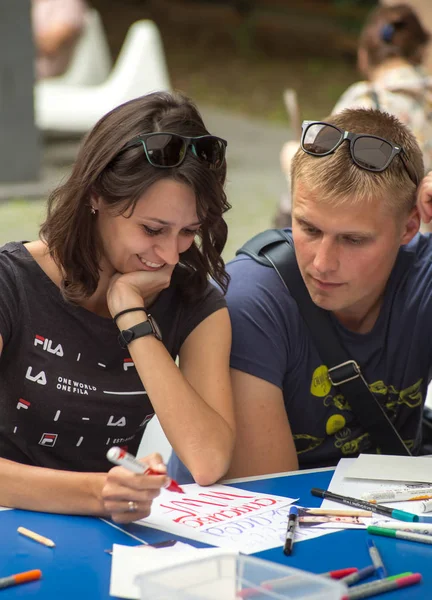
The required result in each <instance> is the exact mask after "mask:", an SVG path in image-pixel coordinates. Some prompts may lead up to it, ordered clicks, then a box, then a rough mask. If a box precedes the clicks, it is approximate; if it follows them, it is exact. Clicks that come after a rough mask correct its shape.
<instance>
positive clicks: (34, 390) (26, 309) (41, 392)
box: [0, 243, 225, 471]
mask: <svg viewBox="0 0 432 600" xmlns="http://www.w3.org/2000/svg"><path fill="white" fill-rule="evenodd" d="M182 277H184V269H182V268H181V267H177V268H176V269H175V271H174V273H173V277H172V280H171V285H170V287H169V288H168V289H166V290H163V291H162V292H161V293H160V295H159V297H158V298H157V300H156V301H155V303H154V304H153V305H152V307H151V313H152V315H153V316H154V317H155V319H156V321H157V323H158V324H159V326H160V328H161V330H162V336H163V343H164V345H165V346H166V348H167V350H168V351H169V353H170V354H171V356H172V357H173V358H174V359H175V358H176V357H177V355H178V352H179V350H180V348H181V345H182V343H183V342H184V340H185V339H186V338H187V336H188V335H189V333H190V332H191V331H192V330H193V329H194V328H195V327H196V326H197V325H198V324H199V323H200V322H201V321H203V320H204V319H205V318H206V317H208V316H209V315H210V314H212V313H213V312H215V311H216V310H219V309H220V308H222V307H224V306H225V300H224V298H223V297H222V295H221V294H220V292H219V291H218V290H216V288H214V287H213V286H212V285H211V284H209V285H208V287H207V290H206V291H205V293H204V294H203V297H202V298H201V299H200V300H199V301H198V302H194V303H187V302H186V301H184V300H183V299H182V296H181V294H180V292H179V288H178V284H179V282H180V281H181V278H182ZM118 333H119V331H118V328H117V326H116V325H115V324H114V323H113V322H112V320H111V319H107V318H103V317H99V316H98V315H95V314H94V313H91V312H89V311H87V310H86V309H84V308H82V307H79V306H74V305H72V304H70V303H67V302H65V300H64V299H63V298H62V296H61V293H60V290H59V289H58V287H57V286H56V285H55V284H54V283H53V282H52V281H51V280H50V279H49V277H48V276H47V275H46V274H45V272H44V271H43V270H42V269H41V268H40V267H39V265H38V264H37V263H36V261H35V260H34V259H33V258H32V256H31V255H30V254H29V252H28V251H27V250H26V248H25V247H24V245H23V244H22V243H9V244H6V245H5V246H3V247H2V248H0V334H1V335H2V338H3V353H2V356H1V358H0V415H1V416H0V456H1V457H3V458H7V459H9V460H14V461H17V462H20V463H25V464H29V465H37V466H43V467H49V468H55V469H65V470H70V471H106V470H108V469H109V468H111V467H112V465H111V463H109V462H108V461H107V460H106V458H105V455H106V452H107V450H108V449H109V448H110V447H111V446H113V445H120V446H124V447H127V449H128V451H129V452H131V453H132V454H136V452H137V450H138V446H139V444H140V441H141V438H142V434H143V432H144V429H145V427H146V424H147V423H148V421H149V420H150V419H151V417H152V416H153V414H154V411H153V408H152V405H151V401H150V399H149V398H148V396H147V393H146V392H145V390H144V387H143V384H142V382H141V380H140V378H139V377H138V374H137V372H136V370H135V366H134V363H133V361H132V359H131V358H130V356H129V353H128V351H127V350H123V349H122V348H121V347H120V345H119V343H118V339H117V338H118ZM162 376H163V375H162V374H161V377H162Z"/></svg>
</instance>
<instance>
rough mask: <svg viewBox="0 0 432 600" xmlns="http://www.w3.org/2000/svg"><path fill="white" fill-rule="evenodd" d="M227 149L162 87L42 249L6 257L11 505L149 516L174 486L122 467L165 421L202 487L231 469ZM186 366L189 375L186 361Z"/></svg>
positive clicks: (60, 213)
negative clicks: (116, 457)
mask: <svg viewBox="0 0 432 600" xmlns="http://www.w3.org/2000/svg"><path fill="white" fill-rule="evenodd" d="M225 148H226V142H225V140H222V139H221V138H218V137H216V136H213V135H210V134H209V133H208V131H207V130H206V128H205V126H204V123H203V121H202V119H201V116H200V115H199V113H198V111H197V109H196V107H195V106H194V104H193V103H192V102H191V101H190V100H189V99H187V98H185V97H184V96H182V95H179V94H169V93H165V92H160V93H159V92H158V93H154V94H149V95H148V96H143V97H141V98H137V99H135V100H132V101H130V102H127V103H125V104H123V105H121V106H119V107H117V108H116V109H114V110H113V111H111V112H110V113H108V114H107V115H106V116H105V117H103V118H102V119H101V120H100V121H99V122H98V123H97V124H96V126H95V127H94V128H93V130H92V131H91V132H90V133H89V135H88V136H87V138H86V140H85V141H84V144H83V146H82V148H81V150H80V152H79V154H78V157H77V160H76V163H75V165H74V167H73V170H72V173H71V175H70V177H69V178H68V180H67V181H66V182H65V183H64V184H63V185H61V186H60V187H59V188H57V189H56V190H55V191H54V192H53V193H52V195H51V197H50V199H49V202H48V215H47V218H46V221H45V223H44V224H43V225H42V228H41V232H40V234H41V235H40V239H39V240H38V241H34V242H30V243H9V244H6V245H5V246H4V247H3V248H2V249H0V285H1V289H2V293H1V295H0V334H1V338H0V345H1V349H2V356H1V365H2V368H1V369H0V381H1V383H0V407H1V414H2V418H1V421H0V456H1V458H0V476H1V480H2V486H1V489H0V505H3V506H12V507H16V508H22V509H30V510H43V511H47V512H59V513H75V514H98V515H108V516H111V517H112V518H113V519H114V520H116V521H121V522H127V521H131V520H136V519H139V518H142V517H145V516H147V515H148V514H149V512H150V505H151V502H152V499H153V498H154V497H155V496H156V495H157V494H158V493H159V490H160V488H161V487H162V486H163V485H164V484H165V483H166V474H165V473H166V470H165V466H164V465H163V464H162V459H161V457H160V456H158V455H152V456H150V457H147V459H146V462H147V463H148V464H150V466H151V467H152V468H153V469H154V470H157V471H158V472H159V473H160V475H137V474H134V473H130V472H129V471H126V470H125V469H124V468H123V467H114V468H111V469H110V467H112V465H110V463H109V462H108V461H107V459H106V453H107V450H109V448H110V447H111V446H114V445H119V446H122V447H124V448H127V449H128V451H129V452H130V453H132V454H136V452H137V450H138V446H139V443H140V441H141V438H142V434H143V431H144V429H145V426H146V424H147V422H148V421H149V419H150V418H151V417H152V416H153V414H155V413H156V414H157V416H158V418H159V421H160V423H161V426H162V428H163V430H164V432H165V434H166V435H167V438H168V440H169V441H170V443H171V445H172V446H173V448H174V449H175V451H176V453H177V454H178V455H179V456H180V457H181V459H182V461H183V462H184V463H185V464H186V465H187V466H188V468H189V470H190V471H191V473H192V474H193V476H194V478H195V480H196V481H197V482H198V483H200V484H202V485H208V484H211V483H213V482H214V481H216V480H217V479H219V478H220V477H222V476H223V475H224V473H225V472H226V471H227V469H228V466H229V463H230V458H231V453H232V448H233V443H234V417H233V409H232V399H231V387H230V379H229V351H230V342H231V329H230V323H229V317H228V312H227V309H226V308H225V300H224V298H223V296H222V294H221V292H219V290H217V289H216V288H215V287H214V286H213V285H211V284H210V283H209V282H208V277H209V276H211V277H212V278H213V279H214V280H215V281H216V282H217V283H218V284H219V286H220V288H221V289H222V290H223V291H226V288H227V284H228V277H227V275H226V273H225V270H224V263H223V261H222V258H221V252H222V249H223V247H224V245H225V241H226V237H227V226H226V223H225V221H224V219H223V214H224V212H225V211H226V210H227V209H228V208H230V207H229V204H228V202H227V199H226V196H225V193H224V189H223V186H224V182H225V174H226V163H225ZM177 357H178V358H179V367H177V365H176V363H175V360H176V358H177Z"/></svg>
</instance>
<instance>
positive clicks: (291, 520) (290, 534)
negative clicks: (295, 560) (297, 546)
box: [283, 506, 298, 556]
mask: <svg viewBox="0 0 432 600" xmlns="http://www.w3.org/2000/svg"><path fill="white" fill-rule="evenodd" d="M297 523H298V510H297V506H290V510H289V515H288V525H287V531H286V536H285V544H284V548H283V552H284V554H285V555H286V556H289V555H290V554H291V552H292V549H293V546H294V535H295V530H296V528H297Z"/></svg>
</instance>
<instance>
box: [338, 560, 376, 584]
mask: <svg viewBox="0 0 432 600" xmlns="http://www.w3.org/2000/svg"><path fill="white" fill-rule="evenodd" d="M375 570H376V569H375V566H374V565H368V566H367V567H364V569H360V570H359V571H357V572H356V573H351V574H350V575H345V577H341V578H340V581H342V583H344V584H345V585H354V583H357V582H358V581H362V580H363V579H367V578H368V577H370V576H371V575H373V574H374V573H375Z"/></svg>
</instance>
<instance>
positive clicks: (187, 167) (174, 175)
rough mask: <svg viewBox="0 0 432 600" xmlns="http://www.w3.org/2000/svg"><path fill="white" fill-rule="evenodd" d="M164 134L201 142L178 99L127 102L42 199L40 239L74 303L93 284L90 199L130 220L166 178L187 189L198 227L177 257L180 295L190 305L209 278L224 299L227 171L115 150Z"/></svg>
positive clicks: (193, 111)
mask: <svg viewBox="0 0 432 600" xmlns="http://www.w3.org/2000/svg"><path fill="white" fill-rule="evenodd" d="M155 131H168V132H171V133H178V134H180V135H184V136H199V135H206V134H208V133H209V132H208V131H207V129H206V128H205V125H204V123H203V120H202V118H201V116H200V114H199V112H198V109H197V108H196V106H195V105H194V104H193V102H192V101H191V100H190V99H189V98H186V97H185V96H183V95H182V94H178V93H175V94H172V93H168V92H156V93H152V94H148V95H147V96H142V97H140V98H136V99H134V100H130V101H129V102H126V103H125V104H122V105H121V106H118V107H117V108H115V109H114V110H112V111H111V112H109V113H108V114H107V115H105V116H104V117H102V118H101V119H100V121H99V122H98V123H97V124H96V125H95V126H94V128H93V129H92V131H90V133H89V134H88V135H87V137H86V139H85V140H84V143H83V145H82V147H81V149H80V151H79V153H78V156H77V159H76V161H75V164H74V167H73V170H72V173H71V175H70V177H69V179H68V180H67V181H66V182H65V183H64V184H63V185H61V186H59V187H58V188H57V189H55V190H54V191H53V192H52V194H51V195H50V197H49V200H48V213H47V218H46V220H45V222H44V223H43V225H42V227H41V229H40V237H41V239H43V240H44V241H45V242H46V243H47V245H48V248H49V251H50V254H51V256H52V257H53V259H54V260H55V262H56V264H57V265H58V266H59V268H60V269H61V270H62V273H63V284H62V293H63V295H64V297H65V299H67V300H69V301H70V302H75V303H79V302H80V301H82V300H83V299H85V298H88V297H89V296H91V295H92V294H93V293H94V292H95V290H96V288H97V285H98V282H99V260H100V257H101V251H102V246H101V241H100V240H99V239H98V236H97V232H96V219H97V216H94V215H92V214H91V196H92V195H93V194H94V195H96V196H100V197H102V198H103V199H104V201H105V202H106V203H107V204H108V205H110V206H111V207H112V209H113V211H114V212H115V213H117V214H124V215H125V216H130V214H132V212H133V210H134V208H135V205H136V203H137V201H138V199H139V198H140V197H141V196H142V194H144V193H145V192H146V190H147V189H148V188H149V187H150V186H151V185H153V184H154V183H156V182H158V181H160V180H162V179H171V180H174V181H178V182H181V183H186V184H187V185H190V187H191V188H192V189H193V191H194V193H195V196H196V202H197V214H198V218H199V220H200V221H201V222H202V226H201V228H200V232H199V234H198V240H199V243H197V242H196V241H194V242H193V244H192V246H191V247H190V248H189V249H188V250H187V251H186V252H184V253H183V254H182V255H181V257H180V264H182V265H183V266H185V267H186V268H187V269H188V270H189V274H190V275H189V277H187V278H186V279H187V281H186V282H185V284H184V287H183V292H184V294H185V295H186V296H188V297H191V298H195V297H197V296H198V295H199V294H200V293H201V292H202V291H203V290H204V288H205V287H206V285H207V279H208V276H211V277H212V278H213V279H214V280H215V281H216V282H217V283H218V284H219V285H220V287H221V288H222V289H223V290H224V291H225V292H226V289H227V286H228V282H229V276H228V274H227V273H226V272H225V265H224V262H223V260H222V258H221V253H222V250H223V248H224V246H225V242H226V239H227V233H228V228H227V225H226V223H225V221H224V219H223V214H224V212H225V211H227V210H228V209H229V208H231V207H230V205H229V203H228V201H227V197H226V195H225V192H224V188H223V186H224V183H225V177H226V164H225V162H224V164H223V166H222V167H221V168H220V169H219V170H217V171H213V170H211V169H209V168H208V167H207V166H206V165H205V164H204V163H203V162H201V161H200V160H199V159H197V158H196V157H195V156H194V155H193V153H192V152H189V151H188V152H187V155H186V158H185V160H184V161H183V163H182V164H181V165H180V166H178V167H174V168H172V169H161V168H157V167H153V166H152V165H150V163H149V162H148V161H147V159H146V156H145V153H144V150H143V148H142V146H141V147H131V148H129V149H127V150H124V151H121V150H122V148H123V147H124V145H125V144H126V143H127V142H129V141H130V140H132V139H133V138H134V137H135V136H137V135H138V134H142V133H151V132H155Z"/></svg>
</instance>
